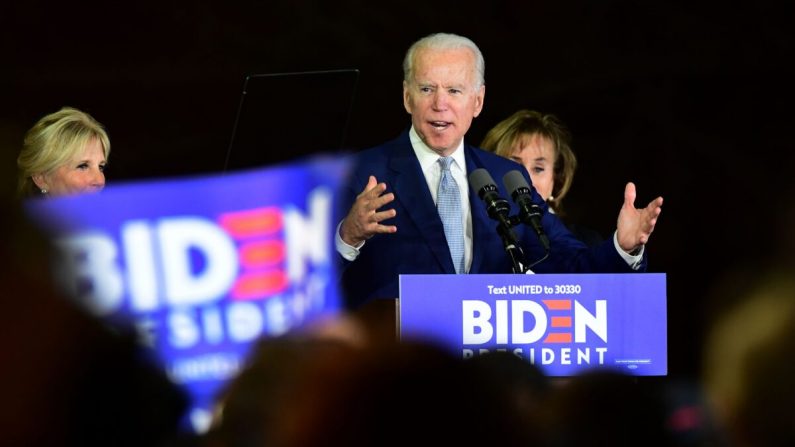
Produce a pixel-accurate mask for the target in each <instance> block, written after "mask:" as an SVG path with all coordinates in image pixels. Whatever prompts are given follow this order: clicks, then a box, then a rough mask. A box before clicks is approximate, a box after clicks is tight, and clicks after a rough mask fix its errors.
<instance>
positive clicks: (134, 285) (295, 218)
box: [28, 159, 346, 431]
mask: <svg viewBox="0 0 795 447" xmlns="http://www.w3.org/2000/svg"><path fill="white" fill-rule="evenodd" d="M345 174H346V165H345V163H344V162H343V161H339V160H331V159H313V160H310V161H307V162H304V163H300V164H291V165H286V166H283V167H277V168H266V169H262V170H255V171H247V172H242V173H236V174H229V175H225V176H214V177H204V178H192V179H179V180H169V181H156V182H146V183H136V184H126V185H119V186H109V187H108V188H106V189H105V190H104V191H103V192H101V193H99V194H95V195H84V196H79V197H67V198H60V199H50V200H34V201H31V202H29V203H28V210H29V213H30V215H31V216H32V218H33V220H34V221H35V222H37V223H38V224H40V225H41V226H42V227H43V228H44V229H45V231H47V232H48V233H49V234H50V235H52V236H53V238H54V241H55V244H56V246H57V247H58V248H59V252H60V253H61V255H62V256H63V257H62V259H60V260H58V262H57V263H56V275H57V276H58V280H59V284H60V285H61V286H62V287H63V288H64V289H65V290H66V291H67V292H68V295H69V296H72V297H75V299H77V301H78V303H80V304H81V305H83V306H84V307H87V308H88V309H89V310H90V311H91V312H92V313H93V314H95V315H97V316H99V317H100V318H102V319H104V320H105V321H107V322H109V323H111V324H112V325H115V326H116V327H120V328H127V329H134V330H136V331H137V333H138V334H139V335H140V338H141V340H142V341H143V342H144V343H145V344H148V345H150V346H152V347H153V348H155V350H156V352H157V353H158V355H159V357H160V359H161V360H162V362H163V364H164V366H165V368H166V371H167V372H168V374H169V376H170V377H171V378H172V380H174V381H175V382H176V383H178V384H181V385H183V386H185V387H186V388H187V390H188V391H189V393H190V395H191V397H192V398H193V399H194V408H193V410H192V412H191V415H190V416H191V420H192V425H193V426H194V428H195V429H197V430H198V431H201V430H203V429H204V428H206V427H205V425H206V422H207V420H208V417H209V414H210V406H211V404H212V401H213V398H214V396H215V394H216V393H217V392H218V391H219V389H220V387H221V386H222V385H223V384H224V383H225V381H227V380H228V379H230V378H231V377H233V376H234V375H235V374H236V373H237V371H238V369H239V368H240V367H241V366H242V362H243V361H244V359H245V355H246V353H247V351H248V347H249V345H250V344H251V342H253V341H255V340H256V339H257V338H259V337H260V336H273V335H279V334H282V333H284V332H286V331H287V330H289V329H291V328H293V327H296V326H299V325H301V324H303V323H306V322H307V321H309V320H312V319H314V318H316V317H319V316H322V315H326V314H328V313H333V312H335V311H337V310H338V309H339V308H340V306H341V300H340V298H339V296H338V294H337V290H336V289H335V287H334V284H335V283H334V274H333V273H334V272H333V271H332V267H333V262H332V260H333V257H332V256H333V253H334V251H333V241H334V238H333V231H334V230H335V227H336V222H333V221H332V220H333V219H334V216H333V210H334V207H335V204H334V197H335V192H336V189H337V188H338V186H339V184H340V183H341V181H342V179H343V177H344V175H345Z"/></svg>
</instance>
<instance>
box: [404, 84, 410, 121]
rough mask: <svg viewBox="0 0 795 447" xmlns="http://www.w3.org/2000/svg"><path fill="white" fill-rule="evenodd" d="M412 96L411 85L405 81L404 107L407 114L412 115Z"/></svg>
mask: <svg viewBox="0 0 795 447" xmlns="http://www.w3.org/2000/svg"><path fill="white" fill-rule="evenodd" d="M410 99H411V95H410V94H409V85H408V83H406V81H403V107H404V108H405V109H406V112H408V113H409V115H411V100H410Z"/></svg>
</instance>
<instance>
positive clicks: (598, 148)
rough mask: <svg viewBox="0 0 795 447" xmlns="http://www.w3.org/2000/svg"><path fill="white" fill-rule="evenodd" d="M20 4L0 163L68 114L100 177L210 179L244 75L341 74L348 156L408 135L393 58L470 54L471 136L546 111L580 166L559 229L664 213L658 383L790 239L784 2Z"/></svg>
mask: <svg viewBox="0 0 795 447" xmlns="http://www.w3.org/2000/svg"><path fill="white" fill-rule="evenodd" d="M17 3H18V4H14V5H11V4H7V3H4V4H3V5H2V6H0V76H1V77H0V95H1V96H0V104H2V108H0V148H1V149H2V156H3V160H2V162H3V163H8V164H13V163H14V160H15V157H16V154H17V152H18V150H19V147H20V145H21V141H22V136H23V135H24V132H25V131H26V130H27V129H28V128H29V127H30V126H32V125H33V123H34V122H35V121H36V120H38V119H39V118H40V117H41V116H43V115H45V114H47V113H50V112H53V111H56V110H57V109H59V108H60V107H62V106H64V105H70V106H73V107H77V108H79V109H82V110H85V111H87V112H89V113H91V114H92V115H93V116H94V117H95V118H97V119H98V120H99V121H100V122H101V123H103V124H104V125H105V126H106V127H107V129H108V131H109V134H110V138H111V143H112V153H111V157H110V165H109V169H108V173H107V174H108V182H109V183H114V182H121V181H132V180H137V179H144V178H159V177H166V176H184V175H193V174H200V173H210V172H217V171H219V170H220V169H221V168H222V167H223V163H224V159H225V156H226V150H227V146H228V145H229V141H230V138H231V135H232V128H233V124H234V120H235V114H236V111H237V107H238V102H239V99H240V92H241V89H242V85H243V80H244V78H245V76H246V75H248V74H253V73H275V72H290V71H302V70H325V69H338V68H358V69H359V70H360V71H361V75H360V82H359V90H358V95H357V97H356V102H355V109H354V114H353V118H352V124H351V127H350V129H349V131H348V144H349V146H350V148H352V149H360V148H364V147H368V146H372V145H375V144H377V143H380V142H382V141H385V140H387V139H391V138H393V137H395V136H396V135H397V134H398V133H400V132H401V131H402V130H404V129H405V128H406V127H407V126H408V125H409V117H408V115H407V114H406V113H405V111H404V109H403V106H402V101H401V80H402V72H401V61H402V58H403V54H404V52H405V50H406V49H407V48H408V46H409V45H410V44H411V43H412V42H413V41H414V40H416V39H418V38H419V37H422V36H424V35H426V34H429V33H432V32H438V31H444V32H455V33H458V34H463V35H466V36H468V37H470V38H472V39H473V40H474V41H475V42H476V43H477V44H478V45H479V46H480V48H481V50H482V51H483V53H484V56H485V58H486V84H487V89H486V92H487V94H486V102H485V108H484V112H483V114H482V115H481V116H480V117H479V118H477V119H476V120H475V122H474V124H473V127H472V128H471V130H470V132H469V134H468V136H467V138H468V141H470V142H472V143H479V142H480V140H481V139H482V137H483V136H484V135H485V133H486V131H487V130H488V129H489V128H490V127H491V126H493V125H494V124H496V123H497V122H498V121H500V120H502V119H503V118H505V117H507V116H508V115H510V114H511V113H513V112H514V111H516V110H517V109H520V108H531V109H538V110H541V111H545V112H551V113H555V114H557V115H558V116H559V117H561V118H562V120H563V121H564V122H565V123H567V124H568V126H569V128H570V129H571V131H572V133H573V135H574V150H575V152H576V153H577V156H578V158H579V161H580V168H579V170H578V174H577V176H576V180H575V182H574V186H573V189H572V191H571V193H570V196H569V197H568V198H567V199H566V207H567V209H568V211H569V214H570V219H571V220H572V221H575V222H580V223H582V224H585V225H588V226H590V227H593V228H595V229H597V230H599V231H601V232H602V233H603V234H605V235H608V234H609V233H610V232H611V231H612V229H613V228H614V226H615V219H616V215H617V212H618V209H619V207H620V205H621V200H622V193H623V186H624V184H625V182H626V181H629V180H632V181H634V182H636V184H637V186H638V192H639V197H638V202H637V204H638V205H642V204H645V203H648V201H649V200H651V199H653V198H654V197H656V196H657V195H662V196H663V197H664V198H665V205H664V207H663V210H664V211H663V214H662V216H661V219H660V221H659V224H658V227H657V229H656V231H655V233H654V235H653V237H652V239H651V242H650V244H649V246H648V249H649V252H650V261H651V263H650V270H651V271H653V272H665V273H667V275H668V301H669V305H668V308H669V315H668V319H669V361H670V371H671V375H673V376H678V375H683V376H690V375H695V374H698V373H699V369H700V349H701V343H702V338H703V336H704V334H705V330H706V329H707V328H708V327H709V324H710V322H711V321H712V319H713V318H714V317H715V316H716V315H717V314H719V313H720V311H721V309H723V308H724V307H725V306H727V305H728V304H730V303H731V302H732V300H734V299H736V298H735V295H738V293H737V292H738V290H739V289H742V287H743V286H744V285H745V284H746V283H747V282H748V281H750V280H751V279H753V278H754V272H755V271H757V270H759V269H761V268H763V267H764V266H767V265H770V264H777V263H779V259H780V258H781V257H782V255H786V253H788V252H790V249H792V248H793V245H795V244H793V243H792V239H793V238H791V236H789V233H790V229H791V228H792V227H793V223H794V222H795V219H793V218H792V214H793V213H792V212H791V208H792V205H791V204H792V197H793V191H795V188H794V187H793V185H795V182H793V180H792V178H793V174H794V173H795V171H793V166H795V163H793V155H792V153H793V144H792V142H791V128H792V118H793V114H792V112H791V104H792V100H793V99H795V95H794V94H793V93H795V92H794V90H795V88H794V87H793V85H792V82H793V81H792V80H793V69H792V68H791V65H792V59H793V55H795V51H793V50H795V40H794V39H793V32H792V28H793V23H795V20H794V19H795V14H793V6H792V4H791V3H789V4H788V3H786V2H776V3H773V2H771V3H770V4H766V3H759V2H753V4H750V3H749V4H744V5H742V6H740V7H731V6H729V4H726V3H703V2H700V3H689V4H683V5H671V4H669V2H632V1H618V0H603V1H598V2H588V1H549V2H538V1H488V2H487V1H483V2H477V3H471V4H470V3H466V2H461V1H448V0H441V1H434V2H420V1H405V2H401V3H399V4H395V5H392V4H387V3H382V2H373V1H364V0H335V1H328V2H324V1H320V0H316V1H302V0H295V1H281V0H280V1H271V2H254V1H244V2H221V1H216V2H196V3H189V4H185V5H182V4H178V3H176V2H168V1H160V2H154V1H150V0H144V1H137V2H123V3H115V2H104V3H76V2H60V3H53V2H43V1H37V0H29V1H25V2H17ZM778 3H780V4H778ZM274 95H289V96H292V97H293V98H294V100H295V101H296V102H300V103H303V104H304V105H305V107H306V108H307V109H313V108H317V107H325V106H328V105H323V104H317V103H315V102H313V98H307V97H304V96H302V95H301V92H300V91H291V92H274ZM294 118H295V119H296V120H301V116H295V117H294ZM312 129H313V124H312V123H311V122H307V123H306V131H307V132H312ZM273 150H274V151H277V150H284V148H273ZM2 181H3V182H4V183H6V184H8V183H11V182H13V181H14V179H11V178H4V179H2ZM746 280H748V281H746Z"/></svg>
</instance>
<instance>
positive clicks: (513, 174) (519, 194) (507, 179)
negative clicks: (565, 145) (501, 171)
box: [502, 170, 549, 252]
mask: <svg viewBox="0 0 795 447" xmlns="http://www.w3.org/2000/svg"><path fill="white" fill-rule="evenodd" d="M502 183H503V184H504V185H505V188H506V189H507V190H508V191H510V193H511V199H513V201H514V203H516V204H517V205H519V218H520V219H521V220H522V222H524V223H525V224H527V225H530V226H531V227H532V228H533V231H535V233H536V235H537V236H538V240H539V242H541V245H542V246H543V247H544V250H546V251H547V252H548V251H549V238H548V237H547V235H546V234H544V228H543V227H542V226H541V214H542V210H541V207H540V206H538V205H536V204H535V203H534V202H533V199H532V195H531V191H532V189H530V185H528V184H527V180H525V178H524V176H523V175H522V173H521V172H519V171H517V170H513V171H509V172H508V173H507V174H505V176H504V177H503V178H502Z"/></svg>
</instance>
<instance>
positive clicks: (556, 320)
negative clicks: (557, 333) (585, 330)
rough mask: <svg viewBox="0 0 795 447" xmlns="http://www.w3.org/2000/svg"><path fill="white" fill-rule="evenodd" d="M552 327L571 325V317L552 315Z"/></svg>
mask: <svg viewBox="0 0 795 447" xmlns="http://www.w3.org/2000/svg"><path fill="white" fill-rule="evenodd" d="M550 326H552V327H571V317H552V323H551V324H550Z"/></svg>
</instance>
